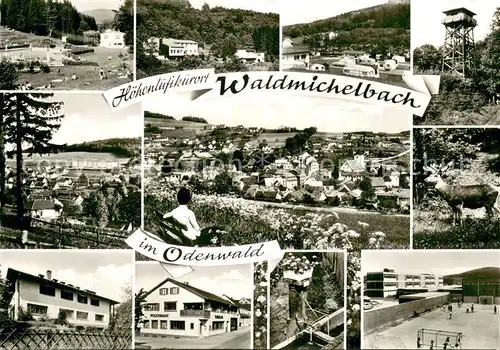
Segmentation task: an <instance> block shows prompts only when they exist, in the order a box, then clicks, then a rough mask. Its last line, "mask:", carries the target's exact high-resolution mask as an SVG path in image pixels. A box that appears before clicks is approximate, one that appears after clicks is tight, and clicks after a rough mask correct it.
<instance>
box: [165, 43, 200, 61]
mask: <svg viewBox="0 0 500 350" xmlns="http://www.w3.org/2000/svg"><path fill="white" fill-rule="evenodd" d="M158 49H159V52H160V55H162V56H165V57H166V58H181V57H185V56H198V55H199V51H198V43H197V42H196V41H193V40H180V39H172V38H164V39H161V42H160V45H159V48H158Z"/></svg>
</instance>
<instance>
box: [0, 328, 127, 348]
mask: <svg viewBox="0 0 500 350" xmlns="http://www.w3.org/2000/svg"><path fill="white" fill-rule="evenodd" d="M131 348H132V330H124V331H113V332H110V331H106V330H98V329H82V330H75V329H54V328H42V327H29V328H25V327H16V326H15V327H7V328H0V349H3V350H28V349H30V350H31V349H40V350H56V349H61V350H62V349H131Z"/></svg>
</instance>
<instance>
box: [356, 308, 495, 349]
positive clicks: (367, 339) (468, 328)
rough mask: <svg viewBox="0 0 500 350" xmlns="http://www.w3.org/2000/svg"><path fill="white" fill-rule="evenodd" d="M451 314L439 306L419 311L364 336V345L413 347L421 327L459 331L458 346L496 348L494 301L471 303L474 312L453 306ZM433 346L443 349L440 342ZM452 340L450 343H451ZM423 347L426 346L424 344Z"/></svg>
mask: <svg viewBox="0 0 500 350" xmlns="http://www.w3.org/2000/svg"><path fill="white" fill-rule="evenodd" d="M453 309H454V310H456V311H454V312H453V317H452V319H451V320H450V319H448V313H446V312H442V311H441V309H436V310H434V311H431V312H428V313H425V314H422V315H420V316H418V317H416V318H412V319H411V320H408V321H405V322H403V323H401V324H399V325H397V326H395V327H391V328H388V329H385V330H383V331H379V332H375V333H372V334H369V335H366V336H364V338H363V340H364V345H363V347H364V348H366V349H415V348H416V340H417V332H418V331H419V330H420V329H422V328H426V329H436V330H446V331H451V332H462V333H463V339H462V347H461V349H498V348H499V346H500V328H499V322H500V316H499V315H498V314H496V315H495V314H493V305H474V309H475V311H474V313H469V314H466V313H465V306H464V307H462V308H455V307H454V308H453ZM436 345H437V346H436V347H435V348H437V349H442V344H436ZM454 345H455V344H452V346H451V347H450V348H452V347H454ZM424 348H427V349H428V348H429V346H426V347H424Z"/></svg>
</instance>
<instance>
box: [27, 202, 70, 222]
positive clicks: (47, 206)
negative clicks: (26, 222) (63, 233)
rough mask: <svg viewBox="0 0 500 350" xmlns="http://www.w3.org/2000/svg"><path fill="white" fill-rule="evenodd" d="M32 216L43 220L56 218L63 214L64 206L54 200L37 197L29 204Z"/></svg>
mask: <svg viewBox="0 0 500 350" xmlns="http://www.w3.org/2000/svg"><path fill="white" fill-rule="evenodd" d="M27 209H28V211H29V214H30V216H31V217H32V218H35V219H41V220H55V219H57V218H58V217H59V216H61V213H62V209H63V206H62V204H61V203H56V202H55V201H53V200H46V199H35V200H33V201H32V202H31V203H30V204H29V206H28V208H27Z"/></svg>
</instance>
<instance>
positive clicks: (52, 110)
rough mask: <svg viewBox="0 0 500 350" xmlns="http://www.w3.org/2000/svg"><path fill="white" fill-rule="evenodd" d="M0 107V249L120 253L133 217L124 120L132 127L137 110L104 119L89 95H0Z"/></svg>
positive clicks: (135, 222) (133, 176) (129, 135)
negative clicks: (0, 170)
mask: <svg viewBox="0 0 500 350" xmlns="http://www.w3.org/2000/svg"><path fill="white" fill-rule="evenodd" d="M2 101H4V102H5V101H7V102H5V107H6V108H5V110H8V114H6V115H5V116H4V118H6V119H5V120H4V122H5V123H9V124H10V125H12V127H11V128H7V129H6V130H5V133H4V140H5V143H4V150H5V154H4V155H5V158H4V159H5V163H4V164H3V166H4V174H5V175H4V176H3V177H0V179H1V181H0V185H1V188H2V207H1V216H0V219H1V228H0V246H1V247H3V248H125V247H126V245H125V243H124V242H123V239H124V238H126V237H128V235H129V231H131V230H132V229H133V228H136V227H139V225H140V217H141V208H140V203H141V192H140V188H141V172H140V146H141V140H140V135H134V133H135V132H134V129H133V123H134V118H133V117H129V116H128V114H129V113H130V114H134V113H135V114H136V115H137V118H135V120H136V121H138V122H139V123H140V122H141V121H140V112H138V111H136V112H134V109H138V107H133V108H129V109H126V110H125V111H123V112H121V111H120V112H117V113H110V112H109V108H108V106H107V105H106V102H105V101H104V99H103V98H102V96H99V95H95V94H90V95H86V94H79V95H75V94H56V95H54V96H52V95H51V94H47V95H40V94H37V95H30V94H2ZM85 105H90V106H93V109H92V110H89V109H88V108H84V107H83V106H85ZM16 106H18V107H19V108H17V107H16ZM14 112H15V113H14ZM106 112H107V114H108V115H105V116H106V117H107V118H103V113H106ZM11 113H14V114H11ZM16 113H19V116H20V120H19V121H17V122H15V121H14V120H15V119H16V118H13V116H15V115H16ZM20 128H22V129H23V130H24V134H23V137H22V138H21V140H16V139H15V138H14V140H15V142H13V136H12V135H15V134H16V132H18V131H17V130H19V129H20ZM42 128H44V130H43V131H42ZM99 128H100V129H101V130H99ZM77 130H78V131H77ZM135 134H137V133H135ZM17 141H19V142H17Z"/></svg>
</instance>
